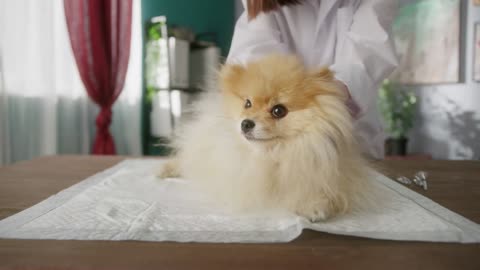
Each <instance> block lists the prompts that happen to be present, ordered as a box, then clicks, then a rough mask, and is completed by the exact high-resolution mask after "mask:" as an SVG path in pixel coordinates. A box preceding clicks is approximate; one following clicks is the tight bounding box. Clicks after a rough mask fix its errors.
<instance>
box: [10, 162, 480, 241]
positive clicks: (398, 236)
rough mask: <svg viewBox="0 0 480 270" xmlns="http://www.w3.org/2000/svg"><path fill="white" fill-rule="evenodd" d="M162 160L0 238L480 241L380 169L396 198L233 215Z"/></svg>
mask: <svg viewBox="0 0 480 270" xmlns="http://www.w3.org/2000/svg"><path fill="white" fill-rule="evenodd" d="M162 163H163V161H161V160H145V159H142V160H140V159H132V160H125V161H123V162H121V163H119V164H117V165H115V166H113V167H112V168H110V169H108V170H105V171H103V172H101V173H98V174H96V175H94V176H92V177H89V178H87V179H86V180H84V181H82V182H80V183H78V184H76V185H74V186H72V187H70V188H68V189H65V190H63V191H62V192H59V193H58V194H56V195H53V196H51V197H50V198H48V199H46V200H45V201H43V202H40V203H39V204H37V205H35V206H33V207H31V208H29V209H26V210H25V211H22V212H20V213H18V214H16V215H13V216H11V217H8V218H6V219H4V220H1V221H0V238H22V239H78V240H144V241H178V242H192V241H193V242H287V241H290V240H292V239H295V238H296V237H297V236H299V235H300V234H301V232H302V230H303V229H304V228H308V229H312V230H318V231H322V232H328V233H334V234H343V235H353V236H361V237H369V238H377V239H392V240H414V241H434V242H462V243H478V242H480V226H479V225H478V224H476V223H473V222H471V221H469V220H467V219H465V218H463V217H461V216H460V215H457V214H455V213H453V212H452V211H450V210H448V209H446V208H444V207H442V206H440V205H438V204H436V203H435V202H433V201H431V200H429V199H427V198H425V197H423V196H421V195H419V194H417V193H415V192H414V191H411V190H409V189H408V188H406V187H404V186H402V185H400V184H398V183H396V182H394V181H392V180H390V179H388V178H386V177H385V176H383V175H381V174H378V173H374V174H373V176H372V177H374V178H375V181H374V183H375V185H377V186H378V188H380V189H381V190H383V193H384V195H386V196H387V197H388V198H389V199H390V203H388V204H384V205H383V206H381V207H379V208H378V209H376V210H362V211H361V212H360V211H358V212H353V213H351V214H348V215H344V216H341V217H338V218H335V219H332V220H329V221H326V222H319V223H310V222H309V221H307V220H305V219H304V218H301V217H298V216H296V215H294V214H291V213H287V212H283V211H269V212H266V213H250V214H241V215H239V214H233V213H229V212H228V211H226V210H224V209H221V208H220V207H218V206H215V204H213V203H211V202H208V200H207V199H206V198H205V197H203V196H202V194H201V193H200V192H197V191H196V190H195V189H193V188H192V187H191V185H190V182H189V181H185V180H181V179H168V180H165V181H162V180H159V179H158V178H156V176H155V172H156V171H158V169H159V168H160V166H161V165H162Z"/></svg>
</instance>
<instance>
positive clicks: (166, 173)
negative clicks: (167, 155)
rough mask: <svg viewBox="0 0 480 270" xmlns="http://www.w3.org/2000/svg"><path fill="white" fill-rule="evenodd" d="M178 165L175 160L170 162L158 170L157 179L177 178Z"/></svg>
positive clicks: (178, 174)
mask: <svg viewBox="0 0 480 270" xmlns="http://www.w3.org/2000/svg"><path fill="white" fill-rule="evenodd" d="M179 176H180V173H179V170H178V164H177V162H176V161H175V160H170V161H168V162H167V163H165V165H163V166H162V168H160V170H159V171H158V173H157V177H158V178H160V179H165V178H173V177H179Z"/></svg>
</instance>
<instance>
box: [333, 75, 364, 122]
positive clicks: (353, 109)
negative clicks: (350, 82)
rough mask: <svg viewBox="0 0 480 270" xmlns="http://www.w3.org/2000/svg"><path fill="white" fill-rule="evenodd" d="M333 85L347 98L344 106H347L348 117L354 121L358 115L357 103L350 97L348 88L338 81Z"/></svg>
mask: <svg viewBox="0 0 480 270" xmlns="http://www.w3.org/2000/svg"><path fill="white" fill-rule="evenodd" d="M335 84H336V85H337V87H338V89H340V91H342V92H343V93H344V94H345V97H347V99H346V102H345V105H347V107H348V110H349V112H350V115H351V116H352V117H353V118H354V119H357V118H358V116H359V115H360V107H358V105H357V103H356V102H355V101H354V100H353V98H352V95H350V91H349V89H348V86H347V85H346V84H344V83H343V82H342V81H339V80H335Z"/></svg>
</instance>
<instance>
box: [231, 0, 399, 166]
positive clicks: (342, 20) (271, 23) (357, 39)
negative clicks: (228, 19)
mask: <svg viewBox="0 0 480 270" xmlns="http://www.w3.org/2000/svg"><path fill="white" fill-rule="evenodd" d="M243 5H244V7H245V9H246V11H245V12H244V13H243V14H242V15H241V16H240V18H239V19H238V21H237V23H236V25H235V31H234V35H233V39H232V45H231V48H230V52H229V55H228V58H227V63H237V64H245V63H247V62H248V61H251V60H255V59H256V58H259V57H261V56H263V55H266V54H269V53H272V52H277V53H286V54H296V55H298V57H299V58H300V59H301V60H303V62H304V64H305V65H306V66H307V67H308V68H319V67H322V66H329V67H330V69H331V70H332V71H334V73H335V76H336V79H337V80H338V81H339V85H340V86H341V87H342V88H344V90H345V91H348V93H349V95H350V101H349V102H348V104H347V105H348V106H349V108H350V111H351V113H352V116H353V118H354V119H355V132H356V136H357V138H358V140H359V143H360V145H361V147H362V150H363V151H364V153H366V154H368V155H370V156H372V157H374V158H382V157H383V155H384V140H385V135H384V132H383V128H382V124H381V121H380V115H379V113H378V110H377V106H376V100H377V93H378V88H379V86H380V83H381V82H382V81H383V80H384V79H385V78H386V77H387V76H388V75H389V74H390V73H391V72H392V71H393V70H394V69H395V67H396V66H397V58H396V55H395V50H394V48H393V44H392V43H393V42H392V38H391V35H390V28H391V23H392V21H393V19H394V16H395V13H396V7H397V0H290V1H289V0H278V1H275V0H244V1H243Z"/></svg>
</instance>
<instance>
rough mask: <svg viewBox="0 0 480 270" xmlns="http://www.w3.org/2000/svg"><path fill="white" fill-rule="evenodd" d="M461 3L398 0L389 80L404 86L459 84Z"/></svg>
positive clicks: (455, 1)
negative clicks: (395, 58) (394, 52)
mask: <svg viewBox="0 0 480 270" xmlns="http://www.w3.org/2000/svg"><path fill="white" fill-rule="evenodd" d="M460 18H461V0H402V1H401V2H400V5H399V11H398V13H397V17H396V18H395V20H394V22H393V40H394V42H395V47H396V50H397V54H398V56H399V65H398V67H397V69H396V70H395V71H394V73H393V74H392V75H391V76H390V79H391V80H392V81H394V82H396V83H400V84H405V85H431V84H451V83H459V82H460Z"/></svg>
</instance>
